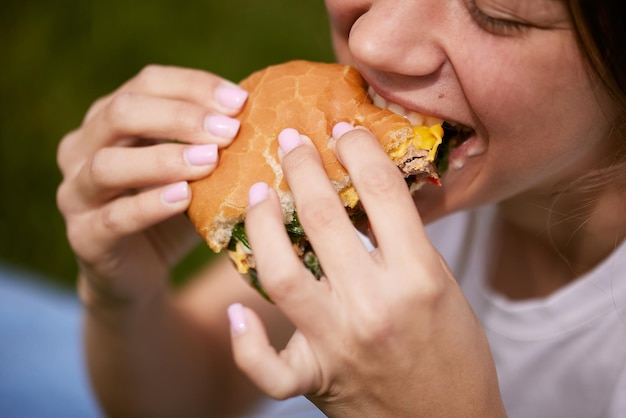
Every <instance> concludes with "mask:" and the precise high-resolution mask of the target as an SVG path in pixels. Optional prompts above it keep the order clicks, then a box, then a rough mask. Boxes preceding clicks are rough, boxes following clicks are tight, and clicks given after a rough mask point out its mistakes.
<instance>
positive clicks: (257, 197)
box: [248, 182, 270, 208]
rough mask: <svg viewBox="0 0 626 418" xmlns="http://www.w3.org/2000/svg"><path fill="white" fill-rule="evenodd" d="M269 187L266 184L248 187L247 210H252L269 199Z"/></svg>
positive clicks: (261, 183) (260, 183)
mask: <svg viewBox="0 0 626 418" xmlns="http://www.w3.org/2000/svg"><path fill="white" fill-rule="evenodd" d="M269 193H270V187H269V185H268V184H267V183H263V182H259V183H255V184H253V185H252V186H250V189H249V190H248V208H252V207H254V206H256V205H258V204H259V203H261V202H263V201H265V200H267V199H268V198H269Z"/></svg>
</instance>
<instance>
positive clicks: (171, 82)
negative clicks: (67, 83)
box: [85, 65, 248, 121]
mask: <svg viewBox="0 0 626 418" xmlns="http://www.w3.org/2000/svg"><path fill="white" fill-rule="evenodd" d="M120 93H137V94H143V95H149V96H157V97H162V98H165V99H172V100H183V101H188V102H190V103H194V104H197V105H200V106H203V107H205V108H206V109H208V110H209V111H212V112H218V113H222V114H224V115H228V116H235V115H237V114H239V112H240V111H241V109H242V107H243V105H244V104H245V102H246V100H247V98H248V92H246V91H245V90H243V89H242V88H240V87H239V86H238V85H237V84H235V83H233V82H231V81H228V80H226V79H224V78H221V77H218V76H217V75H215V74H212V73H209V72H206V71H201V70H196V69H190V68H180V67H170V66H161V65H149V66H147V67H145V68H144V69H142V70H141V71H140V72H139V73H138V74H137V75H136V76H135V77H133V78H132V79H130V80H128V81H127V82H126V83H124V84H123V85H122V86H121V87H120V88H118V89H117V90H116V91H115V92H113V93H111V94H109V95H107V96H104V97H102V98H101V99H100V100H98V101H96V102H95V103H94V105H93V106H92V107H91V109H89V111H88V112H87V115H86V116H85V121H88V120H90V119H91V118H92V117H93V115H94V114H96V113H98V112H99V111H100V110H102V109H103V108H104V107H106V106H107V105H108V103H109V102H110V101H111V100H112V98H113V97H114V96H116V95H118V94H120Z"/></svg>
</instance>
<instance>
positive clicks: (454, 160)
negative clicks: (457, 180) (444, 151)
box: [448, 133, 486, 170]
mask: <svg viewBox="0 0 626 418" xmlns="http://www.w3.org/2000/svg"><path fill="white" fill-rule="evenodd" d="M485 151H486V146H485V144H484V143H483V142H482V141H480V139H479V138H478V137H477V136H476V134H475V133H473V134H472V135H471V136H470V137H469V138H467V139H466V140H465V141H463V143H462V144H461V145H459V146H458V147H456V148H454V149H452V150H451V151H450V153H449V155H448V159H449V167H450V168H451V169H453V170H460V169H462V168H463V167H464V166H465V164H466V163H467V161H468V160H469V159H471V158H474V157H478V156H480V155H483V154H484V153H485Z"/></svg>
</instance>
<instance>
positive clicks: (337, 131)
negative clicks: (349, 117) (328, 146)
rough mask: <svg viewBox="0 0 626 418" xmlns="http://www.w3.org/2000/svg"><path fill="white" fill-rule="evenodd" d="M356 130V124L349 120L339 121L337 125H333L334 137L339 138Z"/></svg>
mask: <svg viewBox="0 0 626 418" xmlns="http://www.w3.org/2000/svg"><path fill="white" fill-rule="evenodd" d="M353 130H354V126H352V125H351V124H349V123H348V122H339V123H338V124H336V125H335V126H333V138H335V139H339V138H340V137H341V136H343V134H345V133H346V132H350V131H353Z"/></svg>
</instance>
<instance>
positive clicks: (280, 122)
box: [188, 61, 460, 297]
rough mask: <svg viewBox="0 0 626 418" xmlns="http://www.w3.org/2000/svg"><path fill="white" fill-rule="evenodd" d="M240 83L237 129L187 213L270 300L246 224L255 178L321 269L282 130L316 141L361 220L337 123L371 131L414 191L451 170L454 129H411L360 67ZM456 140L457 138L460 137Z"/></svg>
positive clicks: (272, 72) (265, 75)
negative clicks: (376, 94)
mask: <svg viewBox="0 0 626 418" xmlns="http://www.w3.org/2000/svg"><path fill="white" fill-rule="evenodd" d="M240 86H241V87H242V88H244V89H246V90H247V91H248V92H249V97H248V101H247V103H246V105H245V106H244V109H243V110H242V112H241V114H240V115H239V117H238V118H239V120H240V121H241V127H240V131H239V134H238V136H237V138H236V139H235V140H234V141H233V143H232V144H231V145H230V146H229V147H228V148H226V149H224V150H222V152H221V155H220V163H219V165H218V166H217V168H216V169H215V171H213V173H211V174H210V175H209V176H208V177H206V178H204V179H201V180H198V181H195V182H192V183H191V185H190V187H191V189H192V201H191V204H190V207H189V209H188V216H189V218H190V220H191V222H192V223H193V224H194V226H195V227H196V230H197V231H198V233H199V234H200V235H201V236H202V237H203V238H204V240H205V241H206V243H207V244H208V246H209V247H210V248H211V249H212V250H213V251H214V252H216V253H219V252H221V251H223V250H227V251H228V254H229V256H230V258H231V260H232V261H233V262H234V264H235V266H236V267H237V270H238V271H239V272H240V273H241V274H242V275H244V276H245V277H246V278H247V279H248V281H249V282H250V283H251V284H252V285H253V286H254V287H255V288H257V290H259V291H260V292H261V293H262V294H263V295H264V296H266V297H267V295H266V294H265V292H264V291H263V289H262V286H261V284H260V282H259V279H258V277H257V274H256V269H255V261H254V255H253V254H252V251H251V248H250V245H249V243H248V240H247V238H246V234H245V229H244V218H245V214H246V207H247V205H248V200H247V199H248V190H249V188H250V186H252V185H253V184H254V183H256V182H261V181H262V182H265V183H267V184H268V185H270V187H273V188H274V190H276V192H277V194H278V196H279V198H280V202H281V205H282V210H283V215H284V223H285V226H286V228H287V232H288V233H289V236H290V237H291V241H292V243H293V247H294V251H296V253H297V254H298V256H300V257H301V259H302V260H303V262H304V264H305V265H306V266H307V268H308V269H309V270H310V271H311V272H312V273H313V274H314V275H315V277H317V278H319V277H320V276H321V275H322V274H323V272H322V269H321V266H320V263H319V261H318V260H317V257H316V256H315V252H314V250H313V248H312V247H311V245H310V244H309V242H308V240H307V238H306V234H305V231H304V230H303V229H302V226H301V225H300V223H299V221H298V216H297V213H296V209H295V205H294V200H293V196H292V194H291V192H290V191H289V188H288V186H287V184H286V182H285V180H284V178H283V172H282V169H281V165H280V163H279V160H278V154H277V153H278V141H277V137H278V134H279V133H280V132H281V131H282V130H283V129H285V128H294V129H296V130H298V131H299V132H302V133H303V134H306V135H307V136H308V137H310V138H311V140H312V142H313V143H314V144H315V146H316V148H317V149H318V151H319V152H320V155H321V158H322V161H323V163H324V168H325V170H326V173H327V175H328V178H329V179H330V181H331V183H332V184H333V186H334V187H335V190H336V191H337V194H338V196H339V198H340V199H341V200H342V202H343V204H344V206H345V207H346V210H347V211H348V213H349V215H350V217H351V218H352V219H353V221H354V222H355V223H357V222H363V221H364V219H365V213H364V212H363V210H362V208H361V206H360V204H359V197H358V194H357V192H356V190H355V189H354V187H353V186H352V183H351V181H350V177H349V175H348V173H347V172H346V171H345V169H344V168H343V167H342V166H341V164H340V163H339V162H338V161H337V159H336V158H335V155H334V153H333V151H332V149H330V147H329V138H330V137H331V131H332V128H333V126H334V125H335V124H337V123H338V122H348V123H350V124H352V125H355V126H363V127H365V128H367V129H368V130H370V131H371V132H372V133H373V134H374V135H375V136H376V137H377V138H378V140H379V142H380V143H381V145H382V147H383V149H384V150H385V152H386V153H387V154H388V155H389V157H390V158H391V159H392V160H393V161H394V162H395V164H396V165H397V166H398V169H399V170H400V171H401V172H402V173H403V175H404V177H405V179H406V181H407V185H408V187H409V188H410V189H411V190H412V191H414V190H416V189H418V188H419V187H421V186H422V185H423V184H424V183H432V184H435V185H439V184H440V180H439V173H440V172H442V171H443V170H445V168H446V157H445V155H446V153H445V152H444V151H445V149H446V148H447V147H448V146H450V144H449V143H448V142H445V143H444V141H443V139H444V130H451V128H450V127H447V126H445V124H442V121H440V120H434V119H433V120H429V121H426V123H424V121H419V123H418V124H417V125H416V126H413V124H412V123H411V119H412V118H411V117H406V116H403V115H398V114H396V113H394V112H392V111H391V110H389V109H385V108H382V107H379V106H376V105H375V104H374V103H373V102H372V99H371V98H370V95H368V91H367V84H366V82H365V81H364V79H363V78H362V77H361V75H360V74H359V73H358V71H357V70H356V69H355V68H354V67H351V66H347V65H341V64H329V63H317V62H308V61H291V62H287V63H284V64H279V65H275V66H270V67H268V68H265V69H263V70H261V71H258V72H255V73H253V74H252V75H250V76H249V77H247V78H246V79H244V80H243V81H242V82H241V83H240ZM452 130H453V129H452ZM457 134H458V132H457ZM454 137H455V138H457V139H455V140H458V138H459V137H460V135H454Z"/></svg>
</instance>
